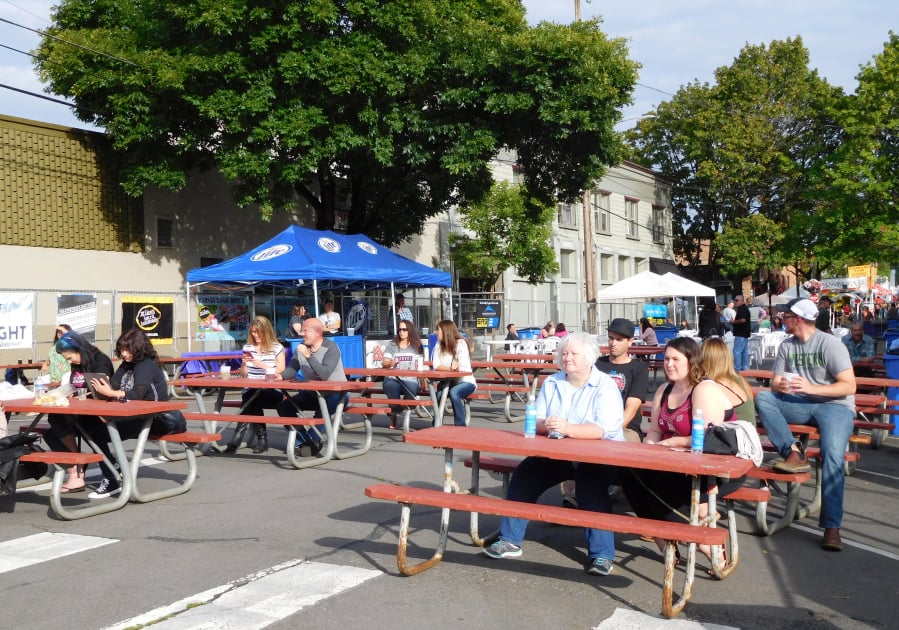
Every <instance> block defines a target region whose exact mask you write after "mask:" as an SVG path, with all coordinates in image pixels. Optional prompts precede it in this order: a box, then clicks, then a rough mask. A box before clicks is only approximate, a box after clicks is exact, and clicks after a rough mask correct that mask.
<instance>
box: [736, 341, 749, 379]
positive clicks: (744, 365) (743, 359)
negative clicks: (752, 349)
mask: <svg viewBox="0 0 899 630" xmlns="http://www.w3.org/2000/svg"><path fill="white" fill-rule="evenodd" d="M734 369H735V370H736V371H737V372H742V371H743V370H748V369H749V337H738V336H737V335H734Z"/></svg>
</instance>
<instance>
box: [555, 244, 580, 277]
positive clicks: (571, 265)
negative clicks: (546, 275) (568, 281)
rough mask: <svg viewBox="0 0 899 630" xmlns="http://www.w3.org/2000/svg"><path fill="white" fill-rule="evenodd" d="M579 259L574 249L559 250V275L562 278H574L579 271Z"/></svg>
mask: <svg viewBox="0 0 899 630" xmlns="http://www.w3.org/2000/svg"><path fill="white" fill-rule="evenodd" d="M576 266H577V261H576V260H575V257H574V251H572V250H570V249H562V250H559V276H560V277H562V278H574V276H575V274H576V273H577V269H576Z"/></svg>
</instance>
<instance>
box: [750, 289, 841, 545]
mask: <svg viewBox="0 0 899 630" xmlns="http://www.w3.org/2000/svg"><path fill="white" fill-rule="evenodd" d="M817 319H818V308H817V307H816V306H815V303H814V302H812V301H811V300H806V299H796V300H793V301H791V302H790V303H789V304H787V310H786V311H785V312H784V322H785V323H786V327H787V332H788V333H791V334H792V337H788V338H787V339H786V340H784V341H783V343H781V344H780V348H779V349H778V351H777V357H776V358H775V359H774V366H773V371H774V377H773V378H772V379H771V390H770V391H761V392H759V393H758V394H757V395H756V397H755V408H756V410H757V411H758V414H759V419H760V420H761V421H762V424H763V425H764V426H765V431H766V433H767V434H768V438H769V439H770V440H771V443H772V444H773V445H774V446H775V448H776V449H777V451H778V452H779V453H780V454H781V456H782V457H783V458H784V460H783V461H781V462H777V463H775V464H774V469H775V470H779V471H782V472H789V473H797V472H806V471H808V470H810V469H811V467H810V466H809V463H808V459H806V456H805V453H804V452H803V450H802V445H801V443H800V442H799V441H797V440H796V438H795V437H794V436H793V433H792V432H791V431H790V428H789V427H788V426H787V422H790V423H792V424H811V425H814V426H817V427H818V432H819V434H820V436H821V437H820V439H819V444H820V446H821V458H822V460H821V461H822V464H823V465H822V471H821V474H822V477H821V479H822V501H821V514H820V515H819V517H818V526H819V527H823V528H824V537H823V538H822V540H821V547H822V548H823V549H826V550H828V551H842V549H843V543H842V541H841V540H840V525H841V523H842V520H843V491H844V486H845V481H846V480H845V478H844V476H843V454H844V453H845V452H846V447H847V446H848V444H849V436H850V435H852V429H853V421H854V420H855V396H854V394H855V374H854V373H853V371H852V360H851V359H850V358H849V351H848V350H846V346H844V345H843V344H842V343H841V342H840V341H839V340H838V339H837V338H836V337H834V336H833V335H828V334H826V333H823V332H821V331H820V330H818V329H817V328H816V326H815V321H816V320H817Z"/></svg>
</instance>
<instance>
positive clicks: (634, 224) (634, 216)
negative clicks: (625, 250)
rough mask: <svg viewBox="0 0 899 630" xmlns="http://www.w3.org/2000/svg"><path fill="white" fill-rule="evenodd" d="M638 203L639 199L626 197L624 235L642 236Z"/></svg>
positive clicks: (630, 236)
mask: <svg viewBox="0 0 899 630" xmlns="http://www.w3.org/2000/svg"><path fill="white" fill-rule="evenodd" d="M638 204H639V201H638V200H637V199H631V198H630V197H625V198H624V235H625V236H626V237H628V238H640V230H639V224H638V222H639V220H640V215H639V213H638V212H637V206H638Z"/></svg>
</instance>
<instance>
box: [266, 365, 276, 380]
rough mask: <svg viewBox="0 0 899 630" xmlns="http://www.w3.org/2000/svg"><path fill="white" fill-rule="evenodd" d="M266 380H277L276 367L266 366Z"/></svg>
mask: <svg viewBox="0 0 899 630" xmlns="http://www.w3.org/2000/svg"><path fill="white" fill-rule="evenodd" d="M265 380H267V381H273V380H275V368H266V369H265Z"/></svg>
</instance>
